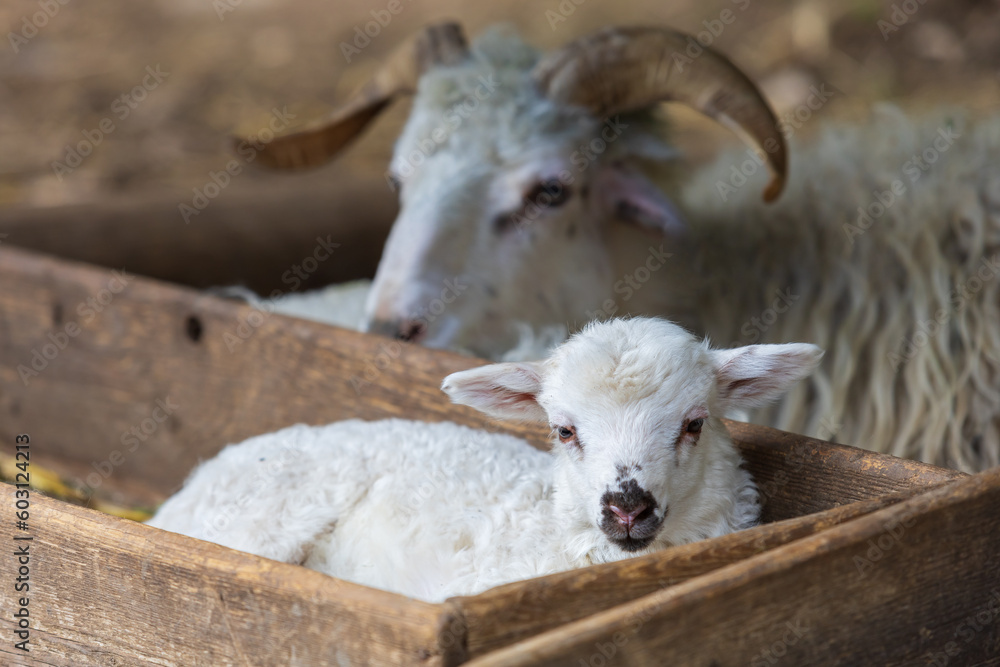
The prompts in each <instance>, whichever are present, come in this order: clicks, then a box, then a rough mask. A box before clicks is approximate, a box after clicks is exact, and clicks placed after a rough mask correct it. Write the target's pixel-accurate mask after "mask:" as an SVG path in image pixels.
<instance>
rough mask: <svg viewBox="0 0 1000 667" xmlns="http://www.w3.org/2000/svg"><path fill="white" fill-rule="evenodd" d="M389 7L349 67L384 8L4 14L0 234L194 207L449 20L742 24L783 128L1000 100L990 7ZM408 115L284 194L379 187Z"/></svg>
mask: <svg viewBox="0 0 1000 667" xmlns="http://www.w3.org/2000/svg"><path fill="white" fill-rule="evenodd" d="M399 1H400V2H401V5H402V11H401V12H400V13H399V14H398V15H394V16H392V17H391V20H390V21H389V22H388V23H387V25H385V26H384V27H383V26H380V25H377V26H376V27H377V34H376V35H375V36H374V37H372V38H371V39H370V43H369V44H367V45H365V46H364V48H361V49H359V52H358V53H353V54H351V57H350V60H351V62H350V63H348V62H347V60H348V58H347V57H346V56H345V54H344V51H345V49H344V47H343V44H344V43H351V42H352V41H353V40H354V39H355V38H356V36H357V33H358V31H362V30H364V28H365V27H366V24H367V25H368V27H369V29H370V30H371V31H372V32H375V30H374V29H372V28H371V25H372V24H370V22H371V21H373V20H374V19H375V18H377V17H379V16H382V17H384V16H386V12H384V11H383V10H384V9H385V7H386V6H387V4H388V0H339V1H338V2H322V1H321V0H148V1H146V2H138V3H131V2H120V1H111V0H89V1H88V2H82V0H6V2H4V3H2V4H0V25H2V26H4V27H5V28H6V34H5V37H4V40H3V43H2V44H0V147H2V150H0V217H2V215H3V209H8V211H9V210H11V209H12V208H17V209H20V208H24V207H49V206H57V205H65V204H75V203H86V202H108V201H114V200H115V199H116V198H121V197H126V196H127V197H132V198H135V197H140V198H145V197H148V198H150V199H154V200H158V201H160V200H164V199H169V198H171V197H173V198H176V199H177V201H178V202H181V201H185V200H188V199H190V198H191V197H192V188H196V187H200V186H203V185H204V184H205V183H206V181H207V180H208V175H209V173H210V172H212V171H213V170H218V169H220V167H223V166H224V165H225V163H226V162H227V160H228V159H229V153H228V151H229V148H228V143H227V140H226V138H227V136H228V135H229V134H230V133H231V132H233V131H234V130H239V129H244V130H246V129H251V128H255V127H261V126H262V123H264V122H266V120H267V119H268V117H269V115H270V113H271V110H272V109H274V108H278V109H284V108H287V109H288V111H289V113H290V114H293V115H294V116H295V118H294V120H291V121H290V127H293V126H294V125H296V124H300V123H302V122H305V121H308V120H309V119H311V118H314V117H316V116H317V115H320V114H322V113H324V112H325V111H327V110H329V109H331V108H333V107H334V106H336V104H337V103H338V101H339V100H341V99H343V97H344V95H345V94H346V93H347V91H350V90H351V89H353V88H354V87H355V86H357V85H358V84H359V83H360V82H362V81H363V80H364V79H365V78H366V77H367V76H368V74H369V73H370V72H371V71H372V69H373V68H374V67H375V66H376V65H377V63H378V62H379V60H380V58H382V57H383V56H384V54H385V53H386V51H387V50H389V49H390V48H391V47H392V46H393V45H394V44H396V43H398V42H399V40H401V39H402V38H403V37H404V36H406V35H408V34H410V33H412V32H413V31H414V30H415V29H416V28H417V27H419V26H421V25H423V24H426V23H428V22H431V21H435V20H440V19H442V18H454V19H458V20H460V21H461V22H462V23H463V24H464V25H466V26H467V32H468V34H469V35H475V34H477V33H478V32H480V31H481V30H482V29H483V28H484V27H485V26H487V25H489V24H492V23H496V22H500V21H506V22H512V23H513V24H515V25H516V26H517V27H518V28H519V30H520V31H521V32H522V34H523V35H524V36H525V37H526V39H527V40H528V41H530V42H532V43H534V44H537V45H538V46H542V47H553V46H556V45H559V44H562V43H564V42H566V41H567V40H569V39H572V38H574V37H576V36H579V35H581V34H585V33H587V32H588V31H591V30H594V29H596V28H598V27H601V26H604V25H607V24H665V25H670V26H674V27H677V28H681V29H685V30H688V31H692V32H696V31H699V30H705V29H706V28H711V27H712V26H716V27H718V26H719V25H721V24H720V23H719V22H718V21H717V19H718V18H719V17H720V16H721V15H722V12H723V11H724V10H728V11H729V12H732V14H731V16H734V17H735V19H734V20H733V21H732V22H731V23H730V24H728V25H726V26H725V27H724V29H723V30H722V31H721V33H720V34H719V35H718V36H713V37H712V39H713V42H714V45H715V46H716V47H718V48H719V49H721V50H722V51H724V52H725V53H727V54H728V55H730V56H731V57H732V58H733V59H734V60H735V61H736V62H737V63H739V64H740V65H741V66H742V67H743V68H745V69H746V70H747V71H748V72H749V73H750V74H751V75H752V76H753V77H755V78H756V79H757V80H758V81H760V82H761V83H762V84H763V86H764V89H765V91H766V92H767V93H768V95H769V97H770V98H771V100H772V102H773V103H774V104H775V106H776V108H777V109H778V111H779V113H787V112H789V110H792V109H794V108H795V107H796V106H797V105H798V104H801V103H802V101H803V100H804V99H805V98H806V97H807V96H808V94H809V91H810V86H814V85H822V84H826V85H828V86H830V87H832V88H834V89H835V90H836V91H838V95H837V96H836V98H835V99H834V100H833V103H831V104H829V105H827V106H825V107H824V108H823V109H822V110H821V111H820V112H818V113H817V116H820V115H821V116H822V118H823V119H829V118H836V117H838V116H841V115H848V114H852V113H857V112H863V110H864V109H866V108H868V107H869V106H870V105H871V104H872V103H874V102H877V101H882V100H891V101H895V102H898V103H901V104H903V105H905V106H908V107H926V106H932V105H937V104H951V105H957V106H960V107H965V108H969V109H973V110H975V111H977V112H983V113H985V112H990V111H995V110H997V108H998V101H1000V78H998V64H1000V2H997V1H996V0H994V1H990V2H975V1H973V0H960V1H953V2H945V1H944V0H906V1H905V2H903V1H900V0H894V1H892V2H890V1H888V0H886V1H883V2H876V1H869V0H851V1H843V0H798V1H780V2H778V1H772V2H764V1H763V0H708V1H707V2H695V1H693V0H674V1H672V2H656V3H653V2H649V1H648V0H620V1H617V2H608V1H606V0H546V1H544V2H527V1H526V0H507V1H506V2H502V3H477V4H476V5H475V6H474V7H473V5H472V4H471V3H468V2H457V1H456V0H437V1H434V2H428V1H423V2H421V1H420V0H399ZM727 16H729V15H727ZM406 106H407V105H406V104H405V103H404V104H399V105H397V107H396V108H394V109H393V110H392V111H391V112H390V113H389V114H387V116H386V117H385V118H384V119H381V120H379V121H378V123H377V124H376V125H375V126H374V129H372V130H371V131H369V133H368V134H367V135H366V136H365V137H364V138H363V139H362V140H361V141H359V142H358V143H356V144H355V145H354V146H353V147H352V148H351V149H350V151H349V152H348V153H347V154H345V155H344V157H343V158H342V159H341V160H339V161H338V164H336V165H332V166H330V167H325V168H322V169H320V170H318V171H314V172H310V173H305V174H301V175H296V176H294V177H292V178H294V179H295V181H294V182H295V183H296V185H305V186H308V185H309V184H311V183H312V184H315V185H316V186H317V187H322V186H323V184H324V183H328V182H329V179H331V178H336V175H337V174H338V173H343V172H340V171H338V170H345V169H346V170H350V171H351V173H353V174H358V173H362V174H369V173H370V174H371V179H372V180H373V181H376V180H377V181H380V180H381V179H382V173H383V170H384V165H385V164H386V162H387V160H388V157H389V152H390V149H391V145H392V140H393V138H394V137H395V134H396V129H397V128H398V126H399V124H400V122H401V121H402V119H403V118H405V115H406ZM811 125H812V126H816V125H818V124H816V123H811ZM89 144H93V148H92V150H87V149H88V145H89ZM84 152H86V153H87V154H86V155H83V154H82V153H84ZM288 178H289V177H287V176H284V175H275V174H273V173H270V172H267V171H262V170H248V171H246V172H244V173H243V174H241V175H240V176H238V177H237V178H234V179H233V182H232V183H231V184H230V185H229V186H228V187H227V188H226V190H225V191H224V192H223V193H222V194H220V197H233V196H238V195H237V193H239V192H250V191H257V190H260V189H264V190H273V192H274V193H275V196H281V195H280V193H281V190H282V188H283V187H285V186H286V185H287V184H288V183H289V182H290V181H289V180H287V179H288ZM387 195H388V193H387ZM357 205H358V206H363V205H364V203H363V202H358V204H357Z"/></svg>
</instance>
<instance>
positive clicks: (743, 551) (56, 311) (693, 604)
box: [0, 245, 1000, 667]
mask: <svg viewBox="0 0 1000 667" xmlns="http://www.w3.org/2000/svg"><path fill="white" fill-rule="evenodd" d="M115 280H116V278H115V277H114V274H113V273H112V272H111V271H109V270H106V269H101V268H97V267H93V266H88V265H82V264H76V263H70V262H66V261H62V260H56V259H52V258H49V257H46V256H41V255H35V254H32V253H29V252H26V251H22V250H15V249H13V248H10V247H9V246H8V245H4V246H2V247H0V415H2V418H0V439H2V442H3V443H5V444H4V450H3V451H4V453H12V452H13V451H14V440H15V436H16V434H19V433H28V434H29V435H30V438H31V440H30V452H31V465H37V466H44V467H47V468H50V469H53V470H56V471H58V472H59V473H61V474H63V475H65V476H66V477H68V478H70V479H73V478H75V479H78V480H80V482H81V484H85V485H86V484H89V485H90V486H91V487H93V488H94V492H95V494H97V495H99V496H105V497H109V498H112V499H114V500H117V501H118V502H123V501H124V502H128V503H132V504H136V503H148V504H153V503H155V502H157V501H159V500H161V499H163V498H165V497H166V496H167V495H168V494H170V493H171V492H172V491H174V490H176V489H177V488H178V487H179V485H180V483H181V482H182V480H183V479H184V477H185V476H186V475H187V473H188V472H189V471H190V469H191V468H192V467H193V466H194V465H195V463H196V462H197V461H198V460H199V459H203V458H206V457H209V456H211V455H212V454H214V453H215V452H216V451H218V450H219V449H220V448H221V447H222V446H224V445H226V444H227V443H230V442H237V441H240V440H242V439H244V438H246V437H248V436H251V435H255V434H259V433H263V432H267V431H273V430H276V429H279V428H282V427H285V426H288V425H290V424H294V423H297V422H306V423H310V424H321V423H325V422H329V421H333V420H337V419H342V418H347V417H362V418H368V419H376V418H382V417H411V418H418V419H424V420H443V419H449V420H454V421H457V422H460V423H463V424H468V425H472V426H477V427H489V428H499V429H502V430H505V431H509V432H511V433H514V434H517V435H520V436H523V437H525V438H527V439H529V440H530V441H531V442H532V443H535V444H537V445H538V446H545V433H544V432H543V431H542V430H540V429H537V428H533V427H526V426H515V425H499V426H498V425H495V424H488V423H487V422H486V421H484V418H483V417H482V416H481V415H479V414H478V413H476V412H474V411H472V410H470V409H467V408H464V407H459V406H454V405H451V404H450V403H449V402H448V401H447V400H446V397H445V396H444V395H443V394H442V393H441V392H440V391H439V390H438V385H439V383H440V381H441V378H442V377H444V376H445V375H446V374H448V373H451V372H453V371H456V370H459V369H462V368H467V367H470V366H473V365H476V364H478V363H482V362H479V361H477V360H475V359H471V358H466V357H462V356H458V355H455V354H450V353H446V352H440V351H434V350H428V349H423V348H419V347H415V346H411V345H398V344H395V343H393V342H391V341H388V340H386V339H381V338H377V337H372V336H367V335H362V334H358V333H354V332H350V331H344V330H339V329H335V328H331V327H327V326H324V325H320V324H315V323H311V322H306V321H302V320H296V319H292V318H286V317H282V316H279V315H274V314H270V313H268V312H266V311H261V310H257V309H255V308H252V307H249V306H247V305H243V304H239V303H235V302H229V301H223V300H219V299H216V298H213V297H209V296H206V295H204V294H202V293H200V292H197V291H194V290H191V289H187V288H180V287H176V286H172V285H169V284H165V283H160V282H156V281H153V280H149V279H144V278H141V277H133V276H129V275H126V276H124V277H119V278H117V280H118V283H115V282H114V281H115ZM91 299H97V301H96V302H94V303H91V301H90V300H91ZM102 300H104V301H107V303H103V304H102ZM95 303H96V305H99V306H101V307H100V309H99V310H98V308H97V307H96V305H95ZM88 304H89V305H88ZM92 311H93V312H92ZM70 325H73V327H70ZM71 330H72V331H75V333H73V334H70V331H71ZM60 334H66V337H65V338H63V336H61V335H60ZM50 344H51V345H53V346H54V347H50V348H46V349H45V350H43V349H42V347H43V346H45V345H50ZM36 352H37V353H38V354H39V355H40V358H41V361H36V362H35V367H33V366H32V360H33V358H34V357H35V355H36ZM19 367H20V369H19ZM36 367H37V368H36ZM23 368H30V369H32V370H34V371H35V374H32V373H24V371H23ZM157 408H159V410H160V411H159V413H156V415H154V411H155V409H157ZM165 412H169V414H167V415H166V417H165V418H163V419H160V418H159V417H160V416H163V415H164V413H165ZM154 416H156V419H154V418H153V417H154ZM727 426H728V427H729V429H730V431H731V433H732V435H733V437H734V438H735V440H736V441H737V442H738V444H739V446H740V447H741V449H742V451H743V453H744V455H745V458H746V459H747V462H748V465H749V467H750V469H751V471H752V473H753V475H754V477H755V478H756V480H757V483H758V485H759V486H760V488H761V490H762V493H763V500H764V503H765V505H764V518H765V521H766V523H765V524H764V525H761V526H759V527H757V528H755V529H752V530H748V531H743V532H740V533H736V534H732V535H728V536H725V537H721V538H718V539H714V540H708V541H705V542H702V543H697V544H690V545H685V546H682V547H677V548H673V549H669V550H666V551H663V552H660V553H657V554H654V555H651V556H644V557H640V558H635V559H632V560H626V561H622V562H617V563H611V564H605V565H601V566H595V567H590V568H585V569H581V570H574V571H570V572H564V573H560V574H555V575H551V576H548V577H543V578H540V579H534V580H529V581H523V582H518V583H512V584H509V585H506V586H502V587H499V588H496V589H493V590H489V591H486V592H484V593H482V594H480V595H476V596H471V597H459V598H453V599H450V600H448V601H446V602H444V603H443V604H428V603H424V602H420V601H416V600H412V599H409V598H405V597H402V596H399V595H395V594H391V593H387V592H384V591H378V590H373V589H369V588H365V587H363V586H359V585H356V584H352V583H348V582H344V581H339V580H336V579H333V578H331V577H327V576H325V575H322V574H319V573H316V572H312V571H309V570H306V569H304V568H301V567H298V566H294V565H287V564H283V563H277V562H273V561H269V560H266V559H263V558H258V557H255V556H251V555H248V554H244V553H240V552H237V551H233V550H230V549H226V548H224V547H220V546H217V545H214V544H209V543H206V542H201V541H198V540H194V539H191V538H187V537H182V536H178V535H174V534H171V533H167V532H164V531H160V530H157V529H154V528H150V527H147V526H145V525H142V524H138V523H134V522H130V521H126V520H123V519H119V518H116V517H112V516H108V515H105V514H101V513H99V512H96V511H93V510H89V509H86V508H83V507H77V506H73V505H69V504H66V503H63V502H60V501H56V500H53V499H49V498H46V497H44V496H41V495H39V494H34V495H32V497H31V505H30V518H29V522H28V523H29V530H28V531H23V530H19V529H18V528H17V527H16V526H15V522H14V520H13V518H12V516H13V512H14V509H13V507H12V505H13V500H12V499H13V498H14V489H13V488H12V487H10V486H9V485H5V486H4V487H3V489H2V491H3V497H4V501H3V504H2V506H3V508H4V514H3V520H2V522H0V526H2V529H0V535H2V539H3V541H4V547H3V550H4V552H5V553H9V552H13V550H14V547H13V546H12V545H15V544H23V543H24V542H23V541H22V542H15V541H14V538H16V537H24V536H26V535H30V536H31V537H33V540H32V541H30V553H31V559H30V582H31V588H30V592H28V593H24V594H22V593H17V594H16V593H15V592H14V574H13V572H14V571H15V568H12V567H8V566H5V567H3V568H2V569H0V571H2V572H3V573H4V575H3V577H4V581H3V582H2V585H0V600H2V608H3V614H2V620H0V628H2V635H3V641H2V642H0V663H3V664H17V665H46V666H50V665H66V666H70V665H72V666H73V667H80V666H86V665H94V666H98V665H100V666H109V665H130V666H131V665H178V666H181V665H183V666H191V665H211V666H213V667H214V666H217V665H230V664H235V665H326V664H331V665H332V664H337V665H340V664H376V663H378V664H431V665H438V664H448V665H451V664H458V663H462V662H465V661H471V662H472V664H483V665H487V664H488V665H527V664H546V665H548V664H565V665H574V666H578V665H581V664H583V665H593V666H595V667H597V666H599V665H604V664H614V663H622V664H636V665H646V664H650V665H652V664H672V665H681V664H698V665H709V664H713V665H729V664H747V663H749V664H751V665H753V664H760V665H765V664H767V665H770V664H776V663H777V662H778V661H779V660H781V661H782V662H783V664H789V665H803V664H821V663H831V664H832V663H839V664H860V663H863V662H868V663H871V664H903V663H909V662H914V661H925V662H931V661H932V660H933V659H939V658H940V659H939V662H938V664H956V663H961V664H971V663H974V662H977V661H985V660H988V659H993V660H995V659H996V656H997V655H998V652H997V651H998V648H1000V634H998V630H997V628H1000V618H998V614H997V611H998V610H1000V606H998V605H1000V513H998V512H997V509H996V508H997V506H998V501H1000V470H994V471H990V472H986V473H982V474H979V475H975V476H967V475H964V474H961V473H958V472H954V471H950V470H944V469H940V468H935V467H932V466H929V465H924V464H921V463H916V462H912V461H906V460H901V459H896V458H892V457H888V456H881V455H877V454H873V453H870V452H867V451H864V450H860V449H854V448H851V447H844V446H839V445H833V444H829V443H825V442H820V441H816V440H812V439H809V438H804V437H799V436H794V435H790V434H787V433H781V432H778V431H774V430H771V429H767V428H762V427H758V426H751V425H747V424H740V423H732V422H730V423H727ZM4 559H5V562H6V563H8V564H9V563H12V560H13V559H12V558H11V556H9V555H6V556H4ZM21 595H26V596H27V597H28V598H29V605H28V609H29V610H30V617H29V618H30V620H29V623H28V626H29V631H30V644H29V647H30V652H27V653H26V652H23V651H20V650H18V649H16V648H14V643H15V641H16V640H15V635H14V631H15V629H17V628H16V625H17V622H16V620H15V619H14V618H13V617H12V613H13V612H11V611H10V610H12V609H15V608H20V607H19V605H20V602H19V600H18V598H19V597H20V596H21ZM987 616H988V617H989V618H988V619H987ZM968 619H972V620H971V621H969V620H968ZM987 620H988V622H987ZM970 623H972V625H970ZM970 628H978V630H974V629H970ZM941 656H943V657H941ZM952 656H960V657H959V658H953V657H952ZM940 660H945V661H948V660H951V661H952V662H941V661H940Z"/></svg>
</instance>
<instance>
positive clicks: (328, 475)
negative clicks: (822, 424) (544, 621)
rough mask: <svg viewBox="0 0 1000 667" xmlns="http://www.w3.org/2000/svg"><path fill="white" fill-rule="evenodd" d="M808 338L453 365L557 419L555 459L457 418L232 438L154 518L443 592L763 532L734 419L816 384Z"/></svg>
mask: <svg viewBox="0 0 1000 667" xmlns="http://www.w3.org/2000/svg"><path fill="white" fill-rule="evenodd" d="M821 355H822V352H821V351H820V350H819V348H817V347H815V346H813V345H807V344H785V345H754V346H749V347H743V348H737V349H731V350H713V349H710V348H709V346H708V344H707V343H704V342H700V341H698V340H697V339H695V338H694V337H693V336H692V335H691V334H689V333H687V332H686V331H684V330H683V329H681V328H680V327H678V326H676V325H674V324H671V323H669V322H666V321H663V320H657V319H645V318H637V319H631V320H614V321H610V322H605V323H600V324H593V325H590V326H588V327H587V328H585V329H584V330H583V331H582V332H580V333H578V334H577V335H575V336H574V337H572V338H571V339H570V340H569V341H567V342H566V343H564V344H563V345H561V346H560V347H559V348H557V349H556V350H555V352H554V353H553V354H552V356H551V357H550V358H548V359H547V360H545V361H542V362H527V363H503V364H494V365H489V366H483V367H480V368H475V369H472V370H468V371H463V372H460V373H455V374H453V375H450V376H448V377H447V378H445V380H444V384H443V386H442V388H443V389H444V391H445V392H447V393H448V395H449V396H450V397H451V398H452V400H453V401H455V402H457V403H463V404H466V405H469V406H472V407H475V408H477V409H478V410H481V411H483V412H485V413H487V414H489V415H492V416H495V417H500V418H505V419H520V420H536V421H548V423H549V424H551V426H552V429H553V441H552V451H551V453H547V452H542V451H538V450H536V449H534V448H533V447H531V446H530V445H529V444H528V443H527V442H525V441H523V440H520V439H517V438H514V437H511V436H509V435H502V434H497V433H489V432H486V431H477V430H473V429H470V428H467V427H463V426H459V425H456V424H452V423H424V422H416V421H405V420H400V419H389V420H383V421H374V422H365V421H359V420H349V421H343V422H337V423H334V424H330V425H327V426H318V427H310V426H304V425H301V424H300V425H297V426H293V427H291V428H287V429H284V430H282V431H279V432H277V433H271V434H267V435H262V436H258V437H255V438H251V439H249V440H247V441H246V442H244V443H241V444H238V445H231V446H229V447H227V448H225V449H224V450H223V451H222V452H221V453H220V454H219V455H218V456H217V457H216V458H214V459H212V460H210V461H208V462H206V463H204V464H203V465H201V466H200V467H199V468H198V469H197V470H196V471H195V472H194V473H193V474H192V476H191V477H190V479H189V480H188V482H187V484H186V485H185V487H184V488H183V489H182V490H181V491H180V492H178V493H177V494H176V495H175V496H173V497H172V498H170V499H169V500H168V501H167V502H166V503H164V505H163V506H162V507H161V508H160V510H159V511H158V512H157V514H156V516H154V517H153V518H152V519H151V520H150V521H149V523H150V525H153V526H157V527H159V528H163V529H166V530H170V531H175V532H179V533H184V534H187V535H190V536H193V537H197V538H201V539H206V540H211V541H214V542H218V543H220V544H223V545H226V546H229V547H232V548H236V549H240V550H243V551H248V552H251V553H255V554H258V555H261V556H265V557H268V558H272V559H275V560H280V561H285V562H289V563H300V564H303V565H305V566H306V567H309V568H312V569H316V570H319V571H321V572H325V573H328V574H330V575H334V576H337V577H340V578H343V579H348V580H352V581H355V582H359V583H362V584H366V585H370V586H375V587H378V588H383V589H387V590H391V591H396V592H399V593H402V594H405V595H409V596H413V597H417V598H422V599H425V600H430V601H439V600H444V599H445V598H448V597H450V596H454V595H468V594H473V593H476V592H479V591H482V590H484V589H486V588H489V587H492V586H496V585H498V584H502V583H506V582H510V581H514V580H518V579H523V578H527V577H534V576H539V575H543V574H548V573H551V572H555V571H559V570H564V569H569V568H574V567H582V566H585V565H589V564H592V563H600V562H606V561H612V560H618V559H621V558H626V557H628V556H632V555H637V554H641V553H647V552H650V551H654V550H657V549H662V548H664V547H667V546H669V545H675V544H682V543H686V542H692V541H695V540H700V539H704V538H709V537H715V536H718V535H722V534H725V533H728V532H730V531H734V530H740V529H743V528H747V527H750V526H752V525H754V524H755V523H756V521H757V519H758V514H759V504H758V497H757V490H756V487H755V486H754V483H753V480H752V479H751V477H750V474H749V473H748V472H747V471H745V470H744V469H742V468H741V457H740V454H739V452H738V451H737V449H736V448H735V446H734V445H733V443H732V441H731V440H730V438H729V436H728V433H727V432H726V429H725V427H724V426H723V425H722V424H721V423H720V421H719V419H718V417H719V416H720V415H723V414H725V413H726V412H727V411H728V410H730V409H732V408H734V407H735V408H740V407H748V406H752V405H760V404H762V403H764V402H767V401H768V400H770V399H773V398H776V397H777V396H778V395H780V394H781V393H782V392H784V391H785V389H787V388H788V387H789V386H790V385H792V384H793V383H795V382H796V381H798V380H799V379H801V378H803V377H805V376H806V375H808V374H809V372H810V371H811V370H812V369H813V368H814V367H815V366H816V364H817V363H818V362H819V359H820V356H821Z"/></svg>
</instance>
